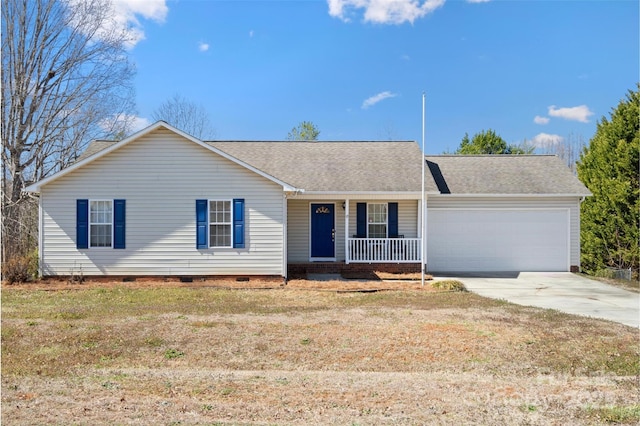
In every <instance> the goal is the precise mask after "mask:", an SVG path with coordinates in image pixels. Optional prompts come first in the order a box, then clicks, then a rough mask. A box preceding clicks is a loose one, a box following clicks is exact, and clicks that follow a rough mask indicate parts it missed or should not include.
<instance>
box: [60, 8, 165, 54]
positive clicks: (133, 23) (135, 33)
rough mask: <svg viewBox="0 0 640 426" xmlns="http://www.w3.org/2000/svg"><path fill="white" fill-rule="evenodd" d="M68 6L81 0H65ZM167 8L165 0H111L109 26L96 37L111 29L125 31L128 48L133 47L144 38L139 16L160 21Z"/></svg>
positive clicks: (163, 18)
mask: <svg viewBox="0 0 640 426" xmlns="http://www.w3.org/2000/svg"><path fill="white" fill-rule="evenodd" d="M65 1H66V3H67V4H69V5H70V6H72V7H73V6H75V5H78V4H80V3H81V2H82V1H83V0H65ZM168 12H169V8H168V7H167V5H166V0H112V1H111V13H112V16H111V19H110V20H108V23H109V24H110V26H109V27H103V28H102V32H101V33H100V32H99V33H98V37H101V36H103V35H105V34H110V33H112V32H113V31H116V32H125V34H126V36H127V39H128V43H127V46H128V47H129V48H133V47H134V46H135V45H136V44H138V42H140V41H141V40H144V38H145V35H144V29H143V26H142V24H141V23H140V21H139V18H144V19H150V20H152V21H155V22H158V23H162V22H164V20H165V18H166V17H167V13H168Z"/></svg>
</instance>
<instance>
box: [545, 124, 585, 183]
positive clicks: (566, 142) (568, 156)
mask: <svg viewBox="0 0 640 426" xmlns="http://www.w3.org/2000/svg"><path fill="white" fill-rule="evenodd" d="M585 146H586V144H585V141H584V138H583V137H582V135H574V134H573V133H571V134H569V136H567V137H566V138H562V139H561V140H560V141H558V142H555V143H550V144H545V145H544V146H543V147H542V152H543V154H552V155H557V156H558V157H559V158H560V159H561V160H562V161H564V162H565V163H566V164H567V166H569V168H570V169H571V171H572V172H573V174H576V173H577V171H576V164H577V162H578V160H579V159H580V153H581V152H582V151H583V150H584V147H585Z"/></svg>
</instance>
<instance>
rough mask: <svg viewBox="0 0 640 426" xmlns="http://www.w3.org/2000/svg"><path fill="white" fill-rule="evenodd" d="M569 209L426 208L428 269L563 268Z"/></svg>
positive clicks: (565, 266) (566, 256)
mask: <svg viewBox="0 0 640 426" xmlns="http://www.w3.org/2000/svg"><path fill="white" fill-rule="evenodd" d="M569 213H570V211H569V209H568V208H559V209H446V208H445V209H428V215H427V248H428V249H427V256H428V267H429V270H432V271H451V272H459V271H568V270H569V269H570V260H569V259H570V251H569V247H570V227H569V223H570V214H569Z"/></svg>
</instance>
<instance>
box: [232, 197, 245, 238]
mask: <svg viewBox="0 0 640 426" xmlns="http://www.w3.org/2000/svg"><path fill="white" fill-rule="evenodd" d="M233 248H244V198H235V199H234V200H233Z"/></svg>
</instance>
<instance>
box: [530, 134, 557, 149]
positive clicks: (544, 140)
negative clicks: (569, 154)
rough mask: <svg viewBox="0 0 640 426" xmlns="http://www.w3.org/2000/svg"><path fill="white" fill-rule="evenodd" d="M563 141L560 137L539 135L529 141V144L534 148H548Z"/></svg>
mask: <svg viewBox="0 0 640 426" xmlns="http://www.w3.org/2000/svg"><path fill="white" fill-rule="evenodd" d="M562 141H564V138H563V137H562V136H560V135H550V134H549V133H539V134H537V135H535V136H534V137H533V139H531V143H532V144H533V145H534V146H535V147H536V148H548V147H550V146H553V145H557V144H559V143H561V142H562Z"/></svg>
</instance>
